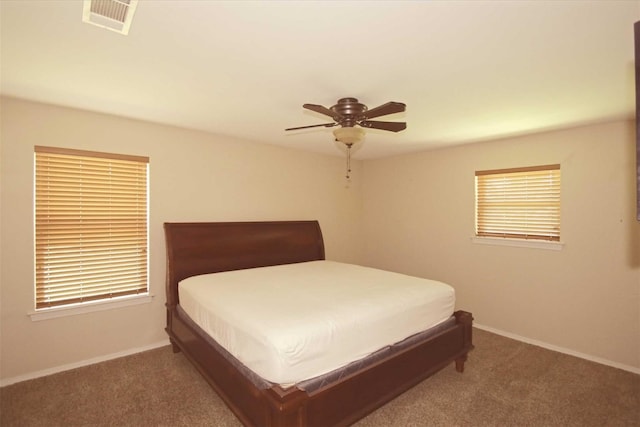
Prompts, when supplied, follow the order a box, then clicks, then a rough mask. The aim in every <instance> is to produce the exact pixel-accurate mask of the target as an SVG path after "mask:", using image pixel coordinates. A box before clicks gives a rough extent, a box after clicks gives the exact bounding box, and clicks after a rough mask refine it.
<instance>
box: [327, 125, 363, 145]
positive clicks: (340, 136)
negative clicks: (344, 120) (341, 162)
mask: <svg viewBox="0 0 640 427" xmlns="http://www.w3.org/2000/svg"><path fill="white" fill-rule="evenodd" d="M333 136H335V137H336V141H340V142H342V143H343V144H355V143H357V142H360V141H362V138H364V130H363V129H361V128H357V127H353V126H350V127H339V128H337V129H335V130H334V131H333Z"/></svg>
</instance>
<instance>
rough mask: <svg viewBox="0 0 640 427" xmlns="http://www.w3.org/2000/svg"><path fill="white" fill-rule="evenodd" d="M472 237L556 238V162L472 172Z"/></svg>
mask: <svg viewBox="0 0 640 427" xmlns="http://www.w3.org/2000/svg"><path fill="white" fill-rule="evenodd" d="M476 236H478V237H504V238H516V239H536V240H549V241H560V165H547V166H536V167H528V168H518V169H502V170H489V171H478V172H476Z"/></svg>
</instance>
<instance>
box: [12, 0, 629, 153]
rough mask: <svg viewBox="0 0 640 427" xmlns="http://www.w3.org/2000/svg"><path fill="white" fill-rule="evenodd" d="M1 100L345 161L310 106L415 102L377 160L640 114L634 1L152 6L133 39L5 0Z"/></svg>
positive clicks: (156, 0)
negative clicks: (349, 100)
mask: <svg viewBox="0 0 640 427" xmlns="http://www.w3.org/2000/svg"><path fill="white" fill-rule="evenodd" d="M0 14H1V15H0V18H1V66H2V68H1V75H0V76H1V86H0V89H1V92H2V94H4V95H8V96H14V97H20V98H26V99H30V100H36V101H41V102H45V103H52V104H59V105H64V106H70V107H76V108H82V109H86V110H91V111H98V112H104V113H110V114H116V115H120V116H125V117H131V118H136V119H143V120H149V121H153V122H161V123H166V124H170V125H176V126H181V127H186V128H193V129H200V130H205V131H208V132H212V133H216V134H221V135H228V136H233V137H237V138H241V139H245V140H251V141H256V142H264V143H268V144H276V145H283V146H289V147H296V148H300V149H306V150H312V151H316V152H321V153H326V154H336V155H340V154H341V153H340V150H338V149H337V146H336V145H335V144H334V142H333V136H332V134H331V131H332V129H331V128H328V129H327V128H313V129H308V130H303V131H295V132H284V129H285V128H287V127H293V126H304V125H311V124H319V123H327V122H331V119H329V118H328V117H326V116H323V115H321V114H318V113H314V112H311V111H308V110H304V109H303V108H302V104H304V103H312V104H320V105H324V106H326V107H330V106H331V105H333V104H335V102H336V101H337V99H338V98H343V97H356V98H358V99H359V100H360V102H362V103H364V104H366V105H368V106H369V108H373V107H376V106H378V105H380V104H383V103H385V102H387V101H397V102H404V103H405V104H406V105H407V109H406V112H404V113H399V114H394V115H389V116H383V117H379V118H377V119H376V120H389V121H406V122H407V129H406V130H405V131H403V132H399V133H397V134H395V133H392V132H384V131H378V130H367V136H366V138H365V143H364V144H363V146H362V147H361V148H360V149H359V150H358V151H357V153H356V154H355V156H354V157H356V158H360V159H366V158H376V157H382V156H389V155H396V154H402V153H409V152H415V151H421V150H426V149H432V148H437V147H442V146H445V145H451V144H462V143H469V142H476V141H482V140H487V139H493V138H499V137H504V136H511V135H519V134H524V133H530V132H538V131H543V130H549V129H557V128H562V127H570V126H576V125H580V124H585V123H592V122H600V121H604V120H610V119H618V118H628V117H633V114H634V111H635V101H634V100H635V93H634V57H633V53H634V51H633V49H634V46H633V23H634V22H635V21H638V20H640V0H629V1H612V0H609V1H604V0H603V1H557V0H556V1H516V0H513V1H319V2H315V1H299V2H295V1H205V0H198V1H167V0H141V1H140V2H139V4H138V7H137V11H136V13H135V16H134V19H133V23H132V25H131V29H130V32H129V35H127V36H123V35H120V34H116V33H114V32H111V31H107V30H104V29H101V28H99V27H96V26H93V25H89V24H85V23H82V2H81V1H80V0H74V1H53V0H44V1H29V0H21V1H7V0H1V1H0Z"/></svg>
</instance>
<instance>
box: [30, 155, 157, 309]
mask: <svg viewBox="0 0 640 427" xmlns="http://www.w3.org/2000/svg"><path fill="white" fill-rule="evenodd" d="M148 165H149V159H148V158H146V157H136V156H123V155H117V154H106V153H96V152H87V151H78V150H68V149H59V148H51V147H40V146H36V147H35V282H36V285H35V286H36V298H35V300H36V301H35V306H36V309H42V308H49V307H56V306H62V305H68V304H74V303H83V302H87V301H94V300H103V299H111V298H115V297H120V296H125V295H134V294H147V293H148V281H147V277H148V274H147V271H148V260H147V244H148V243H147V241H148V239H147V236H148V211H147V175H148Z"/></svg>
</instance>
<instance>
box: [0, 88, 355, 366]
mask: <svg viewBox="0 0 640 427" xmlns="http://www.w3.org/2000/svg"><path fill="white" fill-rule="evenodd" d="M1 113H2V116H1V120H2V121H1V131H2V133H1V155H0V158H1V161H2V163H1V171H0V172H1V173H0V182H1V183H2V189H1V190H2V195H1V200H0V202H1V210H0V220H1V227H0V237H1V246H0V251H1V254H2V259H1V263H0V272H1V276H0V304H1V305H0V309H1V331H0V333H1V341H0V379H10V378H15V377H20V376H25V375H27V376H28V375H30V374H32V373H34V372H35V373H37V372H41V371H46V370H49V369H53V368H56V367H60V366H67V365H72V364H74V363H80V362H82V361H86V360H92V359H95V358H100V357H104V356H108V355H110V354H118V353H121V352H127V351H130V350H132V349H136V348H143V347H147V346H153V345H157V344H158V343H160V342H162V341H165V340H167V337H166V334H165V332H164V330H163V328H164V323H165V312H164V302H165V298H164V288H163V286H164V274H165V261H164V256H165V253H164V249H165V248H164V235H163V232H162V223H163V222H165V221H225V220H236V221H243V220H287V219H318V220H319V221H320V225H321V227H322V231H323V234H324V237H325V242H326V253H327V258H328V259H334V260H341V261H347V262H359V261H361V258H360V255H361V254H360V252H359V248H360V246H359V245H360V244H361V243H360V242H361V234H360V228H359V227H360V220H361V218H362V211H361V195H360V193H361V189H360V186H359V184H360V180H358V179H356V177H358V175H359V174H360V162H354V164H353V168H354V179H353V182H352V184H351V187H350V188H345V181H344V159H342V158H341V157H330V156H322V155H317V154H310V153H305V152H301V151H294V150H287V149H283V148H278V147H274V146H265V145H259V144H252V143H248V142H242V141H235V140H230V139H228V138H223V137H217V136H213V135H209V134H205V133H200V132H195V131H189V130H184V129H178V128H174V127H168V126H161V125H156V124H151V123H145V122H140V121H134V120H128V119H123V118H119V117H113V116H107V115H101V114H94V113H89V112H84V111H78V110H72V109H65V108H58V107H53V106H47V105H43V104H36V103H30V102H26V101H20V100H15V99H7V98H4V99H2V104H1ZM34 145H50V146H59V147H69V148H77V149H86V150H95V151H106V152H115V153H125V154H133V155H142V156H149V157H150V212H151V219H150V282H151V283H150V287H151V293H152V294H155V298H154V300H153V302H152V303H150V304H143V305H137V306H132V307H126V308H119V309H114V310H108V311H101V312H95V313H90V314H82V315H77V316H71V317H63V318H56V319H50V320H43V321H37V322H33V321H31V319H30V317H29V316H27V313H28V312H30V311H32V310H33V147H34Z"/></svg>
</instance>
